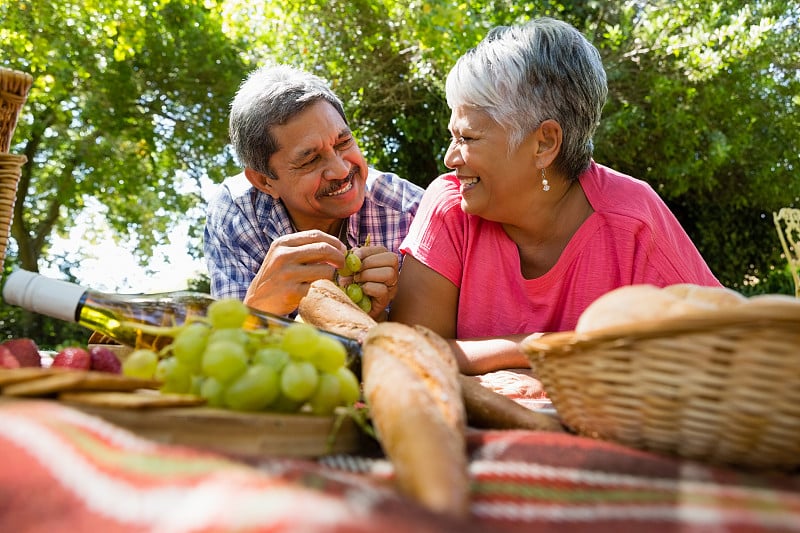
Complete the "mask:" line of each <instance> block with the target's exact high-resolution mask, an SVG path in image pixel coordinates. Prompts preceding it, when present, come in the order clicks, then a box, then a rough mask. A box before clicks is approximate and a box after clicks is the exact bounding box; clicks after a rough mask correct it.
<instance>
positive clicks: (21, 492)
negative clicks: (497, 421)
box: [0, 400, 800, 533]
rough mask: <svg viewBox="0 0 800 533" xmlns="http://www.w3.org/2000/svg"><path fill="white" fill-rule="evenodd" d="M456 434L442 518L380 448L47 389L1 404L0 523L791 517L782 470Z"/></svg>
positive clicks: (120, 527) (622, 528)
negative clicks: (466, 476) (166, 437)
mask: <svg viewBox="0 0 800 533" xmlns="http://www.w3.org/2000/svg"><path fill="white" fill-rule="evenodd" d="M209 438H213V436H212V435H209ZM469 449H470V457H471V461H470V475H471V479H472V485H471V497H472V507H471V516H470V517H468V519H467V520H457V519H454V518H447V517H443V516H439V515H435V514H433V513H431V512H428V511H426V510H425V509H423V508H421V507H420V506H418V505H416V504H415V503H414V502H411V501H409V500H407V499H404V498H403V497H402V496H400V495H399V494H398V493H397V492H396V491H395V490H394V488H393V485H392V481H393V472H392V468H391V464H390V463H389V462H388V461H386V460H385V459H384V458H383V457H381V456H375V457H368V456H365V457H356V456H328V457H325V458H322V459H320V460H302V459H285V458H277V457H276V458H266V459H261V460H258V461H250V462H242V461H239V460H235V459H232V458H229V457H225V456H222V455H217V454H212V453H208V452H203V451H200V450H197V449H192V448H186V447H180V446H174V445H166V444H161V443H157V442H154V441H150V440H146V439H142V438H139V437H137V436H135V435H133V434H132V433H130V432H128V431H126V430H123V429H122V428H119V427H117V426H114V425H111V424H109V423H107V422H105V421H104V420H102V419H99V418H96V417H93V416H90V415H87V414H85V413H82V412H80V411H78V410H76V409H73V408H71V407H66V406H64V405H60V404H58V403H55V402H52V401H46V400H43V401H25V402H15V403H7V404H3V405H0V531H9V532H11V531H14V532H23V533H25V532H48V533H51V532H60V531H69V532H93V531H98V532H100V531H102V532H104V533H105V532H108V533H114V532H135V531H163V532H169V533H178V532H210V531H237V532H256V531H259V532H260V531H276V532H282V531H292V532H296V531H323V532H328V531H330V532H338V531H352V532H360V531H364V532H366V531H370V532H373V531H380V532H382V533H392V532H394V531H398V532H399V531H403V532H407V531H414V532H428V531H430V532H434V531H435V532H446V533H447V532H450V531H453V532H456V531H458V532H467V533H468V532H472V531H493V532H522V531H526V532H528V531H537V532H538V531H544V532H550V531H559V532H572V531H587V530H591V531H592V532H605V531H608V532H614V533H622V532H627V531H637V532H639V531H648V532H662V531H663V532H667V531H669V532H674V531H681V532H694V531H697V532H700V531H703V532H707V531H714V532H718V531H731V532H745V531H747V532H757V531H769V532H783V531H800V477H799V476H797V475H793V474H789V473H772V474H770V473H763V472H761V473H756V472H747V471H743V470H736V469H728V468H718V467H711V466H707V465H703V464H700V463H696V462H690V461H684V460H679V459H676V458H672V457H666V456H661V455H657V454H652V453H647V452H643V451H637V450H632V449H629V448H626V447H623V446H618V445H616V444H612V443H606V442H600V441H596V440H592V439H588V438H584V437H578V436H575V435H570V434H556V433H545V432H534V431H474V432H471V433H470V437H469Z"/></svg>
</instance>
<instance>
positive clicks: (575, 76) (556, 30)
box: [445, 18, 608, 179]
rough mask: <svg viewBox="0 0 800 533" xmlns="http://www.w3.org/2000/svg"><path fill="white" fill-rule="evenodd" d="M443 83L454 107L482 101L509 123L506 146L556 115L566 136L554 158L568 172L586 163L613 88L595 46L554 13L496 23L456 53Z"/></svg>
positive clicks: (511, 147)
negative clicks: (518, 23)
mask: <svg viewBox="0 0 800 533" xmlns="http://www.w3.org/2000/svg"><path fill="white" fill-rule="evenodd" d="M445 91H446V94H447V104H448V105H449V106H450V108H451V109H452V108H455V107H458V106H462V105H466V106H472V107H475V108H478V109H481V110H483V111H485V112H486V113H488V114H489V116H491V117H492V119H494V120H495V121H496V122H497V123H498V124H500V125H501V126H503V127H505V128H507V130H508V138H509V146H508V149H509V151H513V150H515V149H516V148H517V147H519V145H520V143H521V142H522V140H523V139H524V138H525V136H526V135H528V134H529V133H530V132H532V131H535V130H536V128H538V127H539V126H540V125H541V124H542V122H544V121H545V120H548V119H552V120H555V121H556V122H558V123H559V124H560V125H561V129H562V131H563V140H562V147H561V152H560V153H559V155H558V157H557V158H556V161H555V163H554V164H555V165H556V166H557V167H558V168H559V169H560V170H561V171H562V172H564V173H565V174H566V175H567V177H568V178H569V179H577V178H578V176H579V175H580V174H581V172H583V171H584V170H585V169H586V168H587V167H588V165H589V162H590V160H591V157H592V150H593V148H594V145H593V143H592V136H593V135H594V132H595V130H596V129H597V125H598V123H599V122H600V115H601V113H602V110H603V106H604V105H605V102H606V98H607V96H608V87H607V84H606V73H605V70H604V69H603V63H602V61H601V59H600V54H599V53H598V51H597V49H596V48H595V47H594V46H593V45H592V44H591V43H590V42H589V41H588V40H587V39H586V38H585V37H584V36H583V35H582V34H581V33H580V32H579V31H578V30H576V29H575V28H574V27H572V26H570V25H569V24H567V23H565V22H561V21H558V20H554V19H551V18H540V19H534V20H531V21H529V22H528V23H526V24H524V25H521V26H499V27H497V28H494V29H493V30H491V31H490V32H489V34H487V36H486V37H485V38H484V39H483V40H482V41H481V42H480V43H479V44H478V45H477V46H476V47H475V48H473V49H471V50H469V51H468V52H467V53H466V54H464V55H463V56H461V57H460V58H459V59H458V61H457V62H456V64H455V66H453V68H452V69H451V70H450V73H449V74H448V76H447V81H446V84H445Z"/></svg>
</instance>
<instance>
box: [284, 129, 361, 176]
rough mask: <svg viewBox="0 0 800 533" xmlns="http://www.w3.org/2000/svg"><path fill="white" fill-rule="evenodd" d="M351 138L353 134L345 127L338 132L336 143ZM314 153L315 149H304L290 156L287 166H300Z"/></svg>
mask: <svg viewBox="0 0 800 533" xmlns="http://www.w3.org/2000/svg"><path fill="white" fill-rule="evenodd" d="M352 136H353V132H352V131H351V130H350V128H349V127H347V126H345V127H344V128H342V129H341V130H339V135H338V136H337V141H338V140H341V139H343V138H345V137H352ZM316 152H317V149H316V148H306V149H305V150H302V151H300V152H297V153H295V154H292V157H291V158H290V159H289V164H290V165H294V166H300V165H302V164H303V163H304V162H305V160H306V159H307V158H308V156H310V155H311V154H314V153H316Z"/></svg>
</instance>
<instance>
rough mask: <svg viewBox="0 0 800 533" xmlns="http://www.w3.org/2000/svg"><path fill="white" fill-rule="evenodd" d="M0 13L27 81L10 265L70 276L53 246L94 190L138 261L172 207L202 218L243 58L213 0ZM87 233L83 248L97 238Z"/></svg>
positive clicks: (8, 47)
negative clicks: (208, 1)
mask: <svg viewBox="0 0 800 533" xmlns="http://www.w3.org/2000/svg"><path fill="white" fill-rule="evenodd" d="M0 18H2V20H3V21H4V24H3V29H2V39H0V40H1V41H2V46H0V47H1V48H2V49H3V50H4V51H5V55H4V57H3V65H4V66H6V67H9V68H13V69H16V70H20V71H24V72H28V73H30V74H31V75H32V76H33V78H34V82H33V86H32V88H31V90H30V93H29V96H28V100H27V102H26V104H25V107H24V108H23V112H24V114H23V116H22V118H21V120H20V122H19V125H18V126H17V130H16V133H15V135H14V141H16V142H15V144H14V145H13V147H12V151H15V152H17V153H22V154H25V155H26V156H27V157H28V163H27V164H26V165H25V166H24V167H23V169H22V175H21V177H20V181H19V185H18V193H17V202H16V204H15V211H14V218H13V226H12V236H13V239H14V243H15V247H10V250H9V252H10V253H9V259H10V260H9V261H8V262H7V267H9V268H10V264H11V263H12V261H13V263H16V265H18V266H19V267H22V268H25V269H27V270H32V271H38V270H39V265H40V262H42V261H47V262H57V263H58V264H59V267H60V268H61V270H63V271H64V274H65V276H66V277H68V278H69V277H71V274H70V267H71V266H72V265H71V264H70V263H69V262H68V261H64V260H63V259H61V258H57V257H50V256H49V255H48V248H49V244H50V241H51V239H52V237H53V236H54V235H57V234H62V235H63V234H65V233H66V232H67V231H68V230H69V229H71V227H72V226H73V220H74V219H75V217H76V215H77V214H78V213H80V212H81V211H82V210H83V209H84V208H85V206H86V205H87V204H88V203H90V202H92V201H93V200H96V201H97V202H99V203H100V205H102V206H103V214H104V216H105V222H106V223H107V224H108V225H109V226H110V227H111V228H113V230H114V231H115V232H116V234H117V235H118V238H119V239H124V240H126V241H128V242H132V243H135V246H136V250H137V253H138V254H139V259H140V261H141V262H142V264H144V265H146V264H147V260H148V258H149V257H150V255H151V253H152V250H153V248H154V246H155V245H156V244H158V243H159V242H162V241H163V240H164V239H165V235H166V234H167V231H168V229H169V228H170V227H171V226H172V225H173V224H174V223H175V222H176V216H194V218H195V219H198V220H199V219H200V218H201V217H202V214H203V213H202V205H201V204H202V199H201V198H200V195H199V193H198V190H199V189H198V187H197V186H196V184H197V183H198V181H199V180H200V179H201V178H202V177H205V176H209V177H211V178H212V179H216V180H219V179H220V177H221V176H222V175H224V174H225V173H226V171H225V167H226V165H228V166H230V161H229V159H230V158H229V157H228V156H226V153H225V151H224V147H225V145H226V140H227V133H226V132H227V129H226V125H227V102H228V100H229V98H230V97H231V94H232V93H233V92H234V91H235V88H236V86H237V85H238V83H239V81H240V80H241V76H242V75H243V72H244V70H245V67H244V65H243V63H242V61H241V60H240V58H239V55H238V54H239V48H238V47H236V46H235V43H234V41H232V40H231V39H230V38H229V37H228V36H226V35H225V34H224V32H223V31H222V20H221V17H220V14H219V10H217V9H209V8H206V7H205V6H204V4H203V2H200V1H171V0H159V1H147V2H145V1H138V0H97V1H81V2H77V1H72V0H69V1H62V2H48V1H45V0H22V1H8V2H4V3H3V4H2V7H0ZM193 183H194V184H195V186H193ZM198 208H199V209H198ZM198 228H199V229H198ZM200 229H202V225H201V224H199V223H198V224H196V225H195V226H194V236H195V240H199V238H200V234H199V233H198V232H199V231H200ZM82 230H83V238H84V239H85V240H86V242H87V248H90V247H91V243H92V242H95V241H96V240H97V239H98V238H99V237H98V235H97V234H96V233H95V228H93V227H85V228H82ZM86 282H87V283H88V282H90V280H86ZM18 327H19V326H18ZM37 328H38V329H41V326H40V325H39V323H38V321H36V322H35V323H30V322H26V323H25V324H24V325H23V326H22V329H23V330H26V331H27V330H31V329H34V330H35V329H37Z"/></svg>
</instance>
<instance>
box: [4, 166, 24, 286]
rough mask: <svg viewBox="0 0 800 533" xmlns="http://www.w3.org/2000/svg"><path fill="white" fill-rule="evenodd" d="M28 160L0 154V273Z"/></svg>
mask: <svg viewBox="0 0 800 533" xmlns="http://www.w3.org/2000/svg"><path fill="white" fill-rule="evenodd" d="M27 160H28V159H27V158H26V157H25V156H24V155H12V154H6V153H0V273H2V271H3V263H4V262H5V258H6V246H7V245H8V238H9V235H10V232H11V222H12V220H13V218H14V202H15V201H16V197H17V184H18V183H19V175H20V172H21V170H22V165H24V164H25V162H26V161H27Z"/></svg>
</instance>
